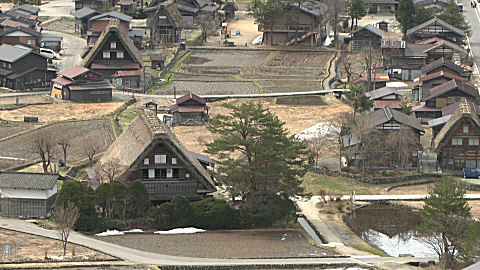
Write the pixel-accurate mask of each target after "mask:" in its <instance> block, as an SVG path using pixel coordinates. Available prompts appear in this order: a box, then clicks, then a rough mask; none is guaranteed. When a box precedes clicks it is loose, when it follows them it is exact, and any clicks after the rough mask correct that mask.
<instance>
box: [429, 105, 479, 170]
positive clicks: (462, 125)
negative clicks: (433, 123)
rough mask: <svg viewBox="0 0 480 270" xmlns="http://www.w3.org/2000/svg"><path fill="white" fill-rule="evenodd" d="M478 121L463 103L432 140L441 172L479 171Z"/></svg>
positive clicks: (475, 115) (469, 107) (469, 108)
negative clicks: (477, 169) (471, 169)
mask: <svg viewBox="0 0 480 270" xmlns="http://www.w3.org/2000/svg"><path fill="white" fill-rule="evenodd" d="M479 140H480V119H479V117H478V115H477V113H475V112H474V111H473V110H472V107H471V106H470V104H469V103H468V102H467V101H465V102H464V103H462V104H460V106H459V108H458V109H457V111H456V112H455V113H454V114H453V115H451V118H450V119H449V120H448V122H447V123H446V124H445V125H444V126H443V127H442V129H441V130H440V132H439V133H438V134H437V135H436V136H435V137H434V138H433V143H432V148H433V150H435V152H437V158H438V163H439V165H440V167H441V168H442V169H443V171H452V172H456V173H460V172H461V171H462V169H463V168H479V169H480V146H479V145H480V144H479Z"/></svg>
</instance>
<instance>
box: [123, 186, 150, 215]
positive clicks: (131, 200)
mask: <svg viewBox="0 0 480 270" xmlns="http://www.w3.org/2000/svg"><path fill="white" fill-rule="evenodd" d="M127 208H128V216H129V217H131V218H137V217H143V216H145V215H146V214H147V211H148V209H149V208H150V199H149V198H148V193H147V188H146V187H145V184H144V183H142V181H140V180H136V181H134V182H133V183H131V184H130V185H129V186H128V203H127Z"/></svg>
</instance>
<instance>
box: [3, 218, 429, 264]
mask: <svg viewBox="0 0 480 270" xmlns="http://www.w3.org/2000/svg"><path fill="white" fill-rule="evenodd" d="M0 228H4V229H9V230H13V231H18V232H23V233H28V234H33V235H39V236H44V237H48V238H53V239H59V234H58V232H56V231H52V230H46V229H44V228H40V227H38V226H36V225H35V224H32V223H29V222H27V221H24V220H18V219H11V218H5V217H0ZM69 242H71V243H75V244H78V245H82V246H85V247H87V248H91V249H94V250H97V251H100V252H103V253H105V254H108V255H111V256H114V257H117V258H119V259H122V260H125V261H130V262H135V263H142V264H154V265H177V266H188V265H192V266H234V265H329V266H331V267H333V266H335V265H336V266H338V265H343V266H345V265H370V264H372V263H399V264H405V263H409V262H412V261H414V262H419V261H422V262H428V261H431V260H435V258H407V257H401V258H397V257H378V256H353V257H347V258H292V259H209V258H192V257H180V256H169V255H162V254H156V253H151V252H145V251H140V250H136V249H131V248H127V247H123V246H119V245H115V244H112V243H107V242H103V241H100V240H97V239H93V238H90V237H87V236H84V235H82V234H80V233H77V232H72V233H71V234H70V238H69Z"/></svg>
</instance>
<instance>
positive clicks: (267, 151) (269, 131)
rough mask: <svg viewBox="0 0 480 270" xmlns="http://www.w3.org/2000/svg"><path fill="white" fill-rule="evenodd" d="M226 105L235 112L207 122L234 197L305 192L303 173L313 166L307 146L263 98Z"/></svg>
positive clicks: (211, 146) (210, 148) (286, 195)
mask: <svg viewBox="0 0 480 270" xmlns="http://www.w3.org/2000/svg"><path fill="white" fill-rule="evenodd" d="M224 106H225V107H226V108H227V109H229V110H230V114H229V115H219V116H217V117H215V118H214V119H213V120H212V121H211V123H210V125H209V126H208V127H207V128H208V130H209V131H210V132H212V133H213V134H215V135H216V136H217V139H216V140H215V141H214V142H213V143H210V144H208V145H207V146H208V149H207V151H206V152H207V153H209V154H213V155H216V156H217V157H218V159H217V161H216V162H217V165H218V166H216V168H217V170H218V173H219V175H220V176H224V183H225V184H226V186H227V189H228V191H229V193H230V195H231V196H232V198H235V197H240V198H241V200H242V201H243V202H247V203H248V202H249V199H251V198H252V201H254V199H253V198H255V197H256V196H257V195H259V194H266V193H271V194H274V196H280V197H282V198H286V199H288V198H290V197H291V196H294V195H304V190H303V188H302V187H301V180H300V177H302V176H303V175H304V174H305V173H306V172H307V170H308V168H309V165H308V150H307V146H306V145H305V144H304V143H303V142H300V141H298V140H297V139H296V138H295V137H294V136H289V135H288V133H287V130H286V129H285V128H284V123H283V122H282V121H280V120H279V119H278V117H276V116H275V115H274V114H272V113H271V112H269V111H268V110H267V109H265V108H264V107H263V106H262V104H260V103H253V102H248V103H242V104H240V105H233V104H225V105H224Z"/></svg>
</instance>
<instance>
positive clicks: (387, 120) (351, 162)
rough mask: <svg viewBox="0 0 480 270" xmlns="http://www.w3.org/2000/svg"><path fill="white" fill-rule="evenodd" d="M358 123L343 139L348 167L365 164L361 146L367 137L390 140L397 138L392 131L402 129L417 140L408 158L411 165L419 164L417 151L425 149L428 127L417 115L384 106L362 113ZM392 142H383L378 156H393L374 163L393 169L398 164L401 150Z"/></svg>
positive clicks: (342, 146) (344, 156)
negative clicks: (423, 124) (419, 120)
mask: <svg viewBox="0 0 480 270" xmlns="http://www.w3.org/2000/svg"><path fill="white" fill-rule="evenodd" d="M355 122H356V123H357V128H354V129H353V131H352V132H351V133H350V134H346V135H344V136H342V137H341V138H340V144H341V153H342V157H343V158H345V160H346V161H347V165H348V166H350V167H355V166H360V165H362V164H363V163H362V160H363V157H362V154H361V150H360V149H362V148H361V147H362V144H363V143H364V141H367V140H368V138H375V139H378V143H381V142H385V141H386V140H387V138H388V140H389V141H390V142H391V140H393V138H395V137H394V136H393V137H392V134H393V133H395V132H397V131H400V130H408V131H409V134H411V136H413V139H414V140H415V144H412V145H411V146H412V149H411V151H412V155H411V158H409V161H408V163H409V164H408V167H416V166H418V157H417V152H418V151H420V150H422V149H423V147H422V145H421V143H420V136H421V135H423V134H424V133H425V130H424V129H423V127H422V125H421V124H420V122H418V120H417V119H416V118H415V117H414V116H412V115H406V114H404V113H402V112H400V111H398V110H392V109H391V108H390V107H389V106H385V107H384V108H383V109H379V110H375V111H372V112H368V113H365V114H362V115H359V116H358V117H357V119H356V120H355ZM392 145H393V144H390V145H384V148H382V149H377V150H376V151H378V155H379V156H380V155H381V154H386V156H389V157H390V158H385V159H381V160H380V159H379V160H378V164H376V165H375V166H378V167H386V168H393V167H396V166H397V165H398V164H396V163H395V162H396V160H398V158H397V157H396V155H397V154H398V153H397V152H396V150H395V149H393V146H392Z"/></svg>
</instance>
